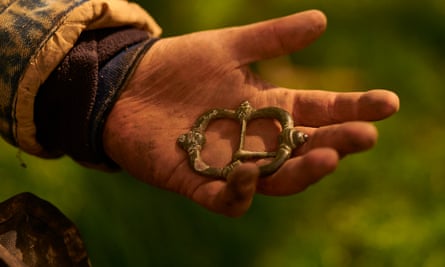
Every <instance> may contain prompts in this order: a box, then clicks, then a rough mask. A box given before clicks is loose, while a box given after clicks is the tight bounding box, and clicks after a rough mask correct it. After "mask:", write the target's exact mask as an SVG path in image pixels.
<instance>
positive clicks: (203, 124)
mask: <svg viewBox="0 0 445 267" xmlns="http://www.w3.org/2000/svg"><path fill="white" fill-rule="evenodd" d="M260 118H269V119H276V120H277V121H278V122H279V123H280V124H281V127H282V131H281V133H280V135H279V137H278V142H279V147H278V150H277V151H274V152H267V151H266V152H254V151H247V150H245V149H244V141H245V137H246V128H247V123H248V122H249V121H251V120H255V119H260ZM216 119H233V120H238V121H239V122H240V123H241V137H240V144H239V148H238V150H237V151H236V152H235V153H234V154H233V157H232V161H231V162H230V163H229V164H228V165H227V166H225V167H223V168H215V167H211V166H209V165H208V164H207V163H205V162H204V160H203V159H202V158H201V150H202V149H203V148H204V144H205V143H206V139H205V130H206V129H207V126H208V125H209V123H210V122H211V121H213V120H216ZM307 139H308V135H307V134H305V133H303V132H300V131H297V130H295V129H294V121H293V119H292V117H291V115H290V114H289V113H288V112H287V111H285V110H283V109H280V108H277V107H267V108H262V109H258V110H255V109H254V108H252V106H251V105H250V103H249V102H247V101H245V102H243V103H242V104H241V105H240V107H239V108H238V109H237V110H229V109H212V110H210V111H207V112H206V113H204V114H203V115H201V117H199V118H198V119H197V120H196V122H195V124H194V125H193V127H192V129H191V130H190V131H189V132H188V133H185V134H182V135H181V136H179V138H178V140H177V141H178V144H179V145H180V146H181V148H182V149H184V150H185V151H186V152H187V153H188V155H189V162H190V165H191V167H192V168H193V169H194V170H195V171H197V172H198V173H200V174H203V175H206V176H212V177H218V178H227V176H228V175H229V173H230V172H231V171H232V170H233V169H234V168H235V167H236V166H238V165H239V164H241V162H243V161H246V160H252V159H263V158H271V162H270V163H268V164H266V165H262V166H260V167H259V168H260V176H261V177H266V176H269V175H271V174H273V173H274V172H275V171H277V170H278V168H280V167H281V165H282V164H283V163H284V162H285V161H286V160H288V159H289V158H290V156H291V154H292V150H293V149H295V148H298V147H299V146H301V145H302V144H304V143H305V142H306V141H307Z"/></svg>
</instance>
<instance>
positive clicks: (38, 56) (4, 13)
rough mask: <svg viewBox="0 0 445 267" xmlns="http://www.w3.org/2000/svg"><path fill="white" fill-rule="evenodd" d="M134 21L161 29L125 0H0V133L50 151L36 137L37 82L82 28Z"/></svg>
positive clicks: (24, 146) (155, 31) (33, 149)
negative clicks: (35, 106) (35, 105)
mask: <svg viewBox="0 0 445 267" xmlns="http://www.w3.org/2000/svg"><path fill="white" fill-rule="evenodd" d="M121 26H132V27H134V28H137V29H140V30H143V31H146V32H148V33H149V34H150V35H151V36H159V35H160V33H161V29H160V28H159V26H158V25H157V24H156V22H155V21H154V20H153V19H152V18H151V16H150V15H149V14H148V13H147V12H146V11H144V10H143V9H142V8H141V7H139V6H138V5H137V4H134V3H129V2H127V1H124V0H57V1H55V0H0V134H1V136H2V137H3V138H4V139H5V140H6V141H8V142H9V143H11V144H13V145H15V146H17V147H19V148H20V149H21V150H23V151H25V152H27V153H29V154H33V155H37V156H40V157H49V156H51V155H50V154H49V153H48V151H46V150H45V149H44V148H43V147H42V145H41V144H40V143H39V142H38V141H37V139H36V125H35V122H34V104H35V98H36V95H37V93H38V91H39V88H40V87H41V85H42V84H43V83H44V82H45V81H46V79H47V78H48V77H49V76H50V74H51V73H52V72H53V70H54V69H55V68H56V67H57V66H58V64H59V63H60V62H62V60H63V59H64V58H65V56H66V55H67V54H68V52H69V51H70V50H71V49H72V48H73V46H74V44H75V43H76V42H77V40H78V38H79V36H80V35H81V33H82V32H84V31H86V30H94V29H102V28H110V27H121Z"/></svg>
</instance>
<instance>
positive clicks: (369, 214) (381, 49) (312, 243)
mask: <svg viewBox="0 0 445 267" xmlns="http://www.w3.org/2000/svg"><path fill="white" fill-rule="evenodd" d="M141 4H142V5H144V7H146V8H147V9H148V10H149V11H150V13H152V15H153V16H154V17H155V18H156V19H157V21H158V22H159V23H160V24H161V25H162V27H163V29H164V36H172V35H178V34H183V33H188V32H192V31H198V30H204V29H210V28H220V27H226V26H233V25H240V24H246V23H251V22H255V21H259V20H264V19H268V18H274V17H278V16H283V15H287V14H290V13H293V12H297V11H301V10H305V9H312V8H317V9H321V10H323V11H324V12H325V13H326V15H327V16H328V19H329V25H328V30H327V32H326V33H325V34H324V35H323V37H322V38H321V39H320V40H318V41H317V42H316V43H315V44H314V45H313V46H311V47H309V48H308V49H305V50H303V51H301V52H298V53H295V54H293V55H292V56H290V57H282V58H278V59H274V60H269V61H267V62H261V63H259V64H257V65H256V69H257V70H258V71H259V72H260V73H261V75H263V77H265V78H266V79H268V80H270V81H272V82H274V83H276V84H279V85H283V86H288V87H293V88H315V89H326V90H334V91H353V90H366V89H368V88H388V89H391V90H394V91H395V92H397V93H398V94H399V96H400V99H401V110H400V112H399V113H398V114H397V115H395V116H394V117H391V118H390V119H388V120H385V121H382V122H378V123H376V125H377V127H378V129H379V132H380V139H379V142H378V144H377V146H376V147H375V149H373V150H371V151H368V152H366V153H362V154H359V155H355V156H352V157H348V158H346V159H344V160H343V162H342V164H341V166H340V167H339V168H338V171H337V172H336V173H335V174H333V175H329V176H328V177H326V179H324V180H323V181H322V182H320V183H318V184H317V185H315V186H313V187H311V188H309V189H308V190H306V191H305V192H303V193H301V194H299V195H295V196H291V197H283V198H271V197H264V196H257V197H256V198H255V201H254V203H253V206H252V208H251V210H250V211H249V212H248V213H247V214H246V215H245V216H243V217H242V218H238V219H229V218H225V217H223V216H219V215H215V214H211V213H209V212H207V211H206V210H204V209H203V208H201V207H198V206H197V205H196V204H194V203H192V202H191V201H189V200H186V199H185V198H183V197H181V196H178V195H176V194H173V193H170V192H165V191H162V190H159V189H156V188H153V187H151V186H148V185H144V184H142V183H140V182H138V181H136V180H135V179H133V178H132V177H130V176H129V175H127V174H125V173H119V174H105V173H101V172H97V171H92V170H87V169H85V168H82V167H80V166H79V165H77V164H76V163H73V162H72V161H71V160H70V159H66V158H65V159H61V160H56V161H45V160H40V159H36V158H33V157H30V156H28V155H24V154H22V155H17V153H18V152H17V149H15V148H12V147H10V146H8V145H7V144H5V143H4V142H3V141H2V142H1V143H0V183H1V185H0V199H6V198H8V197H10V196H12V195H14V194H16V193H19V192H23V191H30V192H33V193H35V194H37V195H39V196H40V197H42V198H44V199H46V200H49V201H51V202H52V203H54V204H55V205H56V206H58V207H59V208H60V209H61V210H62V211H63V212H64V213H65V214H66V215H67V216H68V217H70V218H71V219H72V220H73V221H74V222H75V223H76V224H77V225H78V227H79V228H80V231H81V233H82V235H83V237H84V239H85V241H86V244H87V247H88V250H89V253H90V257H91V260H92V263H93V266H95V267H98V266H100V267H101V266H120V267H121V266H233V267H236V266H258V267H271V266H286V267H287V266H303V267H347V266H354V267H359V266H360V267H365V266H373V267H375V266H400V267H410V266H412V267H439V266H445V140H444V138H445V125H444V116H445V108H444V104H443V101H444V100H445V90H444V87H445V20H444V15H445V1H443V0H424V1H404V0H391V1H371V0H360V1H357V0H337V1H327V0H312V1H308V0H300V1H297V0H292V1H291V0H274V1H271V0H267V1H266V0H236V1H235V0H183V1H173V0H162V1H161V0H151V1H147V2H141ZM18 157H19V158H20V157H21V158H22V159H23V161H24V162H25V163H26V164H27V166H28V167H27V168H22V167H20V160H19V159H18Z"/></svg>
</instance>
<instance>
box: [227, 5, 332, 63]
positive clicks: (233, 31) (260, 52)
mask: <svg viewBox="0 0 445 267" xmlns="http://www.w3.org/2000/svg"><path fill="white" fill-rule="evenodd" d="M325 29H326V17H325V15H324V14H323V13H322V12H321V11H318V10H309V11H305V12H300V13H296V14H293V15H290V16H286V17H282V18H278V19H272V20H267V21H263V22H259V23H254V24H250V25H246V26H241V27H233V28H228V29H225V30H224V32H223V33H222V34H221V36H220V40H221V42H223V44H222V45H223V46H224V47H226V48H228V49H229V50H230V53H231V54H232V56H233V57H234V59H235V60H237V61H239V62H240V63H241V64H240V65H246V64H249V63H253V62H255V61H258V60H262V59H268V58H273V57H277V56H282V55H286V54H289V53H292V52H295V51H297V50H300V49H302V48H304V47H306V46H308V45H309V44H310V43H312V42H313V41H314V40H315V39H317V38H318V37H319V36H320V35H321V34H322V33H323V32H324V31H325Z"/></svg>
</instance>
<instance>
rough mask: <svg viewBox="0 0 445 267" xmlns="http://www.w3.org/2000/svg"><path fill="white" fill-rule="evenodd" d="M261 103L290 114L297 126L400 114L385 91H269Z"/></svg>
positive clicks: (396, 100)
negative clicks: (282, 109) (277, 107)
mask: <svg viewBox="0 0 445 267" xmlns="http://www.w3.org/2000/svg"><path fill="white" fill-rule="evenodd" d="M263 101H264V102H267V103H264V104H265V105H266V106H267V105H275V106H279V107H281V108H284V109H286V110H288V111H289V112H291V113H292V116H293V118H294V121H295V124H296V125H302V126H310V127H320V126H325V125H330V124H335V123H342V122H347V121H378V120H382V119H385V118H387V117H389V116H391V115H392V114H394V113H396V112H397V111H398V110H399V105H400V103H399V98H398V96H397V95H396V94H395V93H393V92H391V91H388V90H381V89H376V90H370V91H367V92H346V93H345V92H329V91H321V90H289V89H283V88H279V89H278V88H277V89H269V90H268V91H267V92H265V94H264V98H263Z"/></svg>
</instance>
